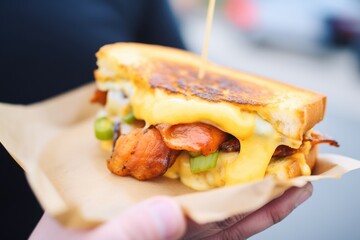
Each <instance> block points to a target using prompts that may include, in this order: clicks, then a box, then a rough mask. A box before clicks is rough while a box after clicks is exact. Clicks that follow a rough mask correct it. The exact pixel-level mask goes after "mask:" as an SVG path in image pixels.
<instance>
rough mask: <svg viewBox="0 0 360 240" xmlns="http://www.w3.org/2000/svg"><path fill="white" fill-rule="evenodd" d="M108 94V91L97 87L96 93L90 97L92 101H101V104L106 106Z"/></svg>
mask: <svg viewBox="0 0 360 240" xmlns="http://www.w3.org/2000/svg"><path fill="white" fill-rule="evenodd" d="M106 96H107V91H101V90H99V89H96V91H95V92H94V95H93V96H92V97H91V99H90V102H92V103H100V104H101V105H103V106H104V105H105V104H106Z"/></svg>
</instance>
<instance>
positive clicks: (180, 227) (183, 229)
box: [30, 183, 312, 240]
mask: <svg viewBox="0 0 360 240" xmlns="http://www.w3.org/2000/svg"><path fill="white" fill-rule="evenodd" d="M311 194H312V185H311V184H310V183H308V184H307V185H306V186H304V187H302V188H291V189H289V190H288V191H286V192H285V193H284V194H283V195H282V196H281V197H279V198H277V199H275V200H273V201H272V202H270V203H268V204H267V205H265V206H264V207H262V208H260V209H259V210H257V211H254V212H252V213H250V214H243V215H239V216H234V217H231V218H228V219H226V220H224V221H221V222H215V223H209V224H204V225H199V224H196V223H195V222H193V221H191V220H190V219H187V220H186V219H185V216H184V214H183V211H182V210H181V207H180V206H179V205H178V204H177V203H176V202H175V200H173V199H171V198H168V197H156V198H152V199H149V200H146V201H144V202H141V203H139V204H136V205H134V206H133V207H131V208H129V209H127V210H126V211H124V212H123V214H121V215H120V216H119V217H116V218H115V219H113V220H111V221H110V222H108V223H106V224H104V225H101V226H99V227H98V228H95V229H92V230H70V229H65V228H63V227H62V226H61V225H60V224H59V223H57V222H56V221H55V220H54V219H52V218H51V217H49V216H48V215H46V214H44V216H43V217H42V219H41V220H40V222H39V223H38V225H37V226H36V228H35V230H34V232H33V233H32V235H31V236H30V239H54V240H56V239H69V240H71V239H74V240H75V239H76V240H81V239H90V240H91V239H150V240H151V239H179V238H181V237H183V238H184V239H199V238H208V239H245V238H248V237H250V236H252V235H254V234H256V233H258V232H261V231H263V230H265V229H266V228H268V227H270V226H272V225H274V224H276V223H277V222H279V221H281V220H282V219H284V218H285V217H286V216H287V215H288V214H289V213H290V212H291V211H292V210H293V209H295V208H296V207H297V206H298V205H299V204H301V203H302V202H304V201H305V200H306V199H307V198H309V197H310V196H311Z"/></svg>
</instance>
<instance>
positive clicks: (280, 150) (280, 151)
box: [220, 132, 339, 158]
mask: <svg viewBox="0 0 360 240" xmlns="http://www.w3.org/2000/svg"><path fill="white" fill-rule="evenodd" d="M304 141H311V144H312V145H313V146H314V145H316V144H321V143H327V144H330V145H331V146H335V147H339V144H338V142H337V141H335V140H333V139H331V138H329V137H327V136H325V135H322V134H320V133H317V132H312V133H311V135H310V136H309V137H307V138H305V139H304ZM240 148H241V145H240V142H239V140H238V139H236V138H235V137H233V136H231V137H230V139H228V140H226V141H225V142H223V143H221V145H220V150H221V151H224V152H237V151H240ZM297 151H298V149H294V148H291V147H288V146H285V145H280V146H278V147H277V148H276V149H275V152H274V154H273V157H278V158H282V157H286V156H290V155H292V154H294V153H296V152H297Z"/></svg>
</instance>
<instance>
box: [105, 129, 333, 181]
mask: <svg viewBox="0 0 360 240" xmlns="http://www.w3.org/2000/svg"><path fill="white" fill-rule="evenodd" d="M304 141H311V144H312V145H316V144H320V143H328V144H330V145H332V146H339V144H338V143H337V142H336V141H335V140H333V139H330V138H328V137H326V136H324V135H321V134H319V133H312V134H311V135H309V136H307V137H306V138H305V139H304ZM240 148H241V145H240V142H239V140H238V139H236V138H235V137H234V136H232V135H229V134H227V133H225V132H223V131H221V130H219V129H218V128H216V127H213V126H211V125H208V124H205V123H190V124H176V125H169V124H158V125H156V126H155V127H150V128H147V129H143V128H136V129H134V130H132V131H131V132H130V133H129V134H127V135H121V136H120V137H119V138H118V139H117V141H116V144H115V148H114V152H113V154H112V156H111V158H110V159H108V162H107V165H108V168H109V170H110V171H111V172H113V173H114V174H117V175H120V176H133V177H135V178H137V179H139V180H148V179H152V178H155V177H157V176H161V175H163V174H164V173H165V172H166V171H167V169H168V168H169V167H170V166H171V165H172V164H173V163H174V161H175V159H176V157H177V156H178V155H179V153H180V150H186V151H192V152H201V153H202V154H203V155H208V154H211V153H213V152H215V151H216V150H218V149H219V150H221V151H225V152H235V151H240ZM297 151H299V149H294V148H290V147H288V146H285V145H280V146H278V147H277V148H276V150H275V152H274V154H273V157H277V158H283V157H286V156H290V155H292V154H294V153H296V152H297Z"/></svg>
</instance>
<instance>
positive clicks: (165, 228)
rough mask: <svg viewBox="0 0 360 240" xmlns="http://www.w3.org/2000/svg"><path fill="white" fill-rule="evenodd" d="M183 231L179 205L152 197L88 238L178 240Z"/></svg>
mask: <svg viewBox="0 0 360 240" xmlns="http://www.w3.org/2000/svg"><path fill="white" fill-rule="evenodd" d="M185 228H186V221H185V217H184V214H183V212H182V210H181V208H180V206H179V205H178V204H177V203H176V202H175V200H173V199H171V198H168V197H155V198H151V199H149V200H146V201H144V202H141V203H139V204H136V205H134V206H132V207H130V208H129V209H127V210H125V212H123V213H122V214H121V215H120V216H119V217H116V218H115V219H113V220H111V221H110V222H108V223H106V224H105V225H103V226H100V227H99V228H97V229H96V230H95V231H93V232H91V233H90V236H88V237H89V238H90V239H150V240H151V239H178V238H180V237H181V236H182V235H183V234H184V232H185Z"/></svg>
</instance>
